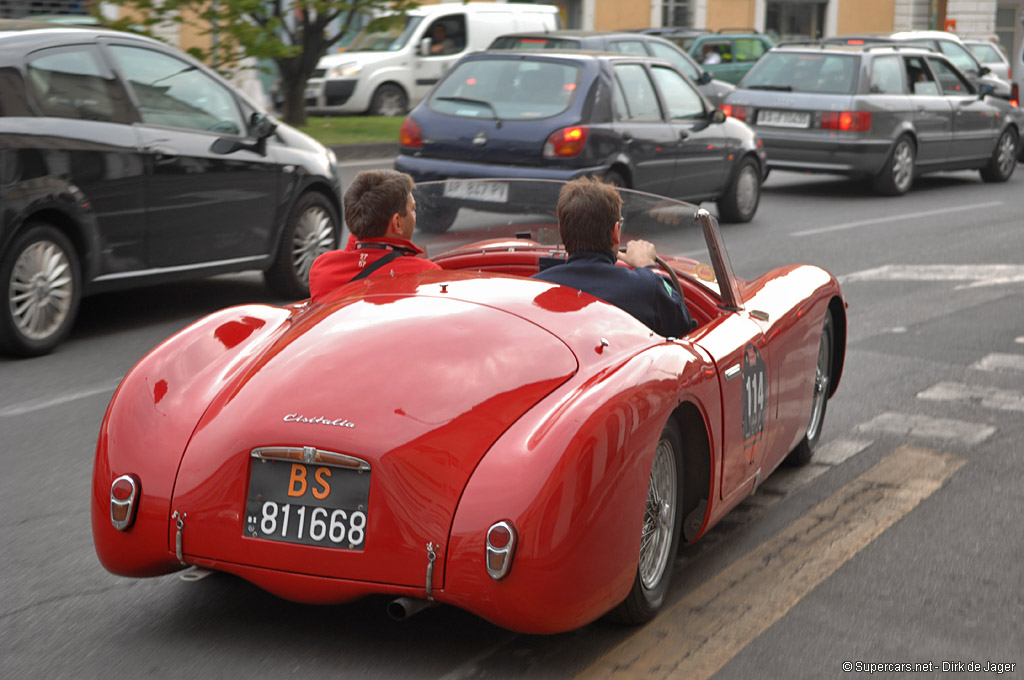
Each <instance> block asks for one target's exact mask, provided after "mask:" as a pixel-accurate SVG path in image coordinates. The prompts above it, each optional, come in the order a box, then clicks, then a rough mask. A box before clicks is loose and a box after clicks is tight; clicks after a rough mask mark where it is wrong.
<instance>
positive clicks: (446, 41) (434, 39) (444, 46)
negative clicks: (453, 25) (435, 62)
mask: <svg viewBox="0 0 1024 680" xmlns="http://www.w3.org/2000/svg"><path fill="white" fill-rule="evenodd" d="M430 33H431V35H430V53H431V54H454V53H455V52H456V49H455V41H454V40H452V39H451V38H449V37H448V29H446V28H445V27H444V24H434V26H433V28H431V29H430Z"/></svg>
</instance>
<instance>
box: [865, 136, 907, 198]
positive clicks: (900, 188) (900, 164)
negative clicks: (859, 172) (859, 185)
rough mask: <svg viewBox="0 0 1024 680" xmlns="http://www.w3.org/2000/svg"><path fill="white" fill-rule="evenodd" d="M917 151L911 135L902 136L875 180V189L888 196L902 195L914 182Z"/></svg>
mask: <svg viewBox="0 0 1024 680" xmlns="http://www.w3.org/2000/svg"><path fill="white" fill-rule="evenodd" d="M916 156H917V151H916V149H915V148H914V143H913V142H912V141H910V138H909V137H900V138H899V139H897V140H896V144H894V145H893V147H892V151H891V152H890V153H889V157H888V159H886V162H885V167H884V168H882V172H880V173H878V175H877V176H876V177H875V180H874V187H875V191H877V192H878V193H880V194H885V195H886V196H902V195H903V194H905V193H907V192H908V191H910V185H911V184H913V183H914V160H915V158H916Z"/></svg>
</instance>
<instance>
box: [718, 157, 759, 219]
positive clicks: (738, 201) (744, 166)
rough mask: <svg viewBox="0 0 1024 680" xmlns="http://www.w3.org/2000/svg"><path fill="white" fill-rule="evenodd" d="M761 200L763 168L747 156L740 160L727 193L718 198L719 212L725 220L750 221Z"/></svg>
mask: <svg viewBox="0 0 1024 680" xmlns="http://www.w3.org/2000/svg"><path fill="white" fill-rule="evenodd" d="M760 201H761V168H760V166H759V165H758V164H757V161H756V160H754V159H753V158H751V157H749V156H747V157H746V158H744V159H743V161H741V162H740V167H739V169H738V170H737V171H736V175H735V176H734V177H733V178H732V183H731V184H730V185H729V188H728V189H726V190H725V195H724V196H722V198H720V199H718V214H719V216H720V217H721V218H722V221H723V222H749V221H750V220H752V219H754V213H756V212H757V204H758V203H760Z"/></svg>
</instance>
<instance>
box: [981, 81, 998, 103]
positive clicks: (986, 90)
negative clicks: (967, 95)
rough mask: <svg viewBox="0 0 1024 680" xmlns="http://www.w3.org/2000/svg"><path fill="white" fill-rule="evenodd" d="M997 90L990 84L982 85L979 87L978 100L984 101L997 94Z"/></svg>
mask: <svg viewBox="0 0 1024 680" xmlns="http://www.w3.org/2000/svg"><path fill="white" fill-rule="evenodd" d="M995 91H996V88H995V87H994V86H993V85H992V84H990V83H982V84H980V85H978V99H984V98H985V97H988V96H989V95H991V94H995Z"/></svg>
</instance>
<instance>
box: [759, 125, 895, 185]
mask: <svg viewBox="0 0 1024 680" xmlns="http://www.w3.org/2000/svg"><path fill="white" fill-rule="evenodd" d="M757 134H758V137H760V138H761V140H762V141H763V142H764V148H765V151H766V153H767V155H768V159H767V167H768V169H777V170H804V171H810V172H823V173H836V174H841V175H875V174H877V173H878V172H880V171H881V169H882V166H883V165H884V164H885V160H886V158H888V156H889V149H890V148H891V146H892V142H891V141H890V140H888V139H839V138H835V137H830V138H823V137H821V136H818V135H814V136H811V135H807V134H801V133H797V134H794V133H786V132H777V131H768V132H766V131H765V129H764V128H758V129H757Z"/></svg>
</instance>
